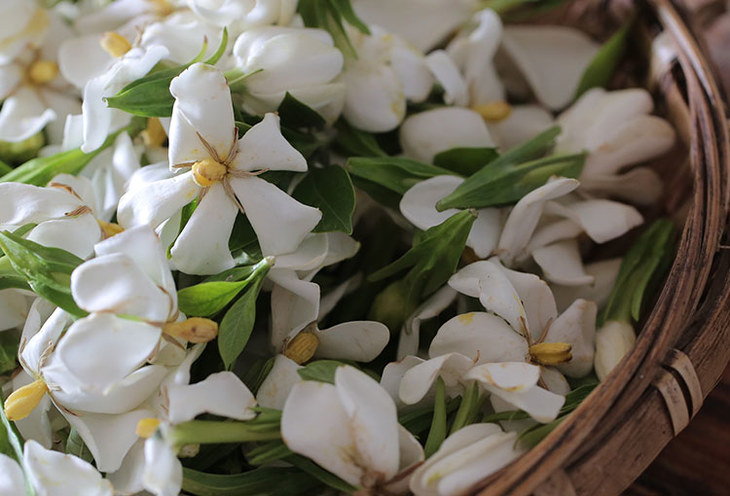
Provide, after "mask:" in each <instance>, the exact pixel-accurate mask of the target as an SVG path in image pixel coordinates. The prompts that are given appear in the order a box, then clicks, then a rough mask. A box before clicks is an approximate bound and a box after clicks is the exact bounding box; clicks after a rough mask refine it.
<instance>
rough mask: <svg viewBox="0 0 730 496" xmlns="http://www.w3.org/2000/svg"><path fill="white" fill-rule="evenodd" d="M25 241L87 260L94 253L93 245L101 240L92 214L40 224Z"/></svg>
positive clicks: (99, 230) (97, 225)
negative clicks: (59, 249) (64, 251)
mask: <svg viewBox="0 0 730 496" xmlns="http://www.w3.org/2000/svg"><path fill="white" fill-rule="evenodd" d="M27 239H29V240H31V241H35V242H36V243H40V244H42V245H44V246H50V247H54V248H61V249H62V250H66V251H68V252H71V253H73V254H74V255H76V256H77V257H79V258H88V257H89V256H90V255H91V254H92V253H93V251H94V244H96V243H97V242H98V241H99V239H101V229H100V228H99V223H98V222H96V219H95V218H94V216H93V215H92V214H84V215H79V216H78V217H69V218H66V219H54V220H48V221H46V222H42V223H40V224H38V225H37V226H36V227H35V228H34V229H33V230H32V231H31V232H30V233H29V234H28V236H27Z"/></svg>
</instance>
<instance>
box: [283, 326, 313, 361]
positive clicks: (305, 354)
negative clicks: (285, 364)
mask: <svg viewBox="0 0 730 496" xmlns="http://www.w3.org/2000/svg"><path fill="white" fill-rule="evenodd" d="M317 346H319V338H317V336H316V335H315V334H314V333H312V332H306V331H303V332H300V333H299V334H297V335H296V336H294V339H292V340H291V341H289V343H288V344H287V346H286V348H285V349H284V356H285V357H287V358H288V359H290V360H291V361H293V362H296V363H297V364H299V365H301V364H303V363H304V362H308V361H309V360H310V359H311V358H312V357H313V356H314V352H315V351H317Z"/></svg>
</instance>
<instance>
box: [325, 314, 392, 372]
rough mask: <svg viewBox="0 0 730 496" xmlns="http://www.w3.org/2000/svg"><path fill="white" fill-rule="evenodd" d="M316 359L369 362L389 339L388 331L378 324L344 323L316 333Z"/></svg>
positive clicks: (362, 322)
mask: <svg viewBox="0 0 730 496" xmlns="http://www.w3.org/2000/svg"><path fill="white" fill-rule="evenodd" d="M316 335H317V338H319V346H318V347H317V351H316V353H315V354H314V356H315V357H317V358H334V359H337V360H354V361H356V362H369V361H371V360H374V359H375V357H377V356H378V355H380V352H382V351H383V349H384V348H385V346H386V345H387V344H388V340H389V339H390V331H389V330H388V328H387V327H386V326H385V325H384V324H381V323H380V322H372V321H367V320H363V321H356V322H344V323H342V324H337V325H336V326H333V327H330V328H328V329H322V330H320V331H319V332H317V333H316Z"/></svg>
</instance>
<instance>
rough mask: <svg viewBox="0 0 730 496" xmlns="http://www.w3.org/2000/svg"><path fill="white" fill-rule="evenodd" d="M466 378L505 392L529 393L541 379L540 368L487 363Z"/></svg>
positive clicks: (476, 368) (524, 364) (510, 363)
mask: <svg viewBox="0 0 730 496" xmlns="http://www.w3.org/2000/svg"><path fill="white" fill-rule="evenodd" d="M465 378H466V379H475V380H478V381H479V382H482V383H484V384H486V385H488V386H493V387H495V388H499V389H502V390H504V391H510V392H519V391H527V390H529V389H530V388H532V387H533V386H535V385H536V384H537V381H538V380H539V379H540V367H537V366H535V365H530V364H529V363H524V362H500V363H486V364H484V365H479V366H477V367H474V368H473V369H471V370H470V371H469V372H468V373H467V374H466V376H465Z"/></svg>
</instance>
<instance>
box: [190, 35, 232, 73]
mask: <svg viewBox="0 0 730 496" xmlns="http://www.w3.org/2000/svg"><path fill="white" fill-rule="evenodd" d="M206 44H207V43H206ZM227 48H228V28H226V27H224V28H223V34H222V35H221V42H220V43H219V44H218V48H216V50H215V52H214V53H213V55H211V56H210V57H208V59H206V60H205V61H204V62H203V63H204V64H208V65H216V64H217V63H218V61H219V60H220V59H221V57H223V55H224V54H225V53H226V49H227ZM201 53H205V46H204V47H203V50H201ZM196 62H197V61H196Z"/></svg>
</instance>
